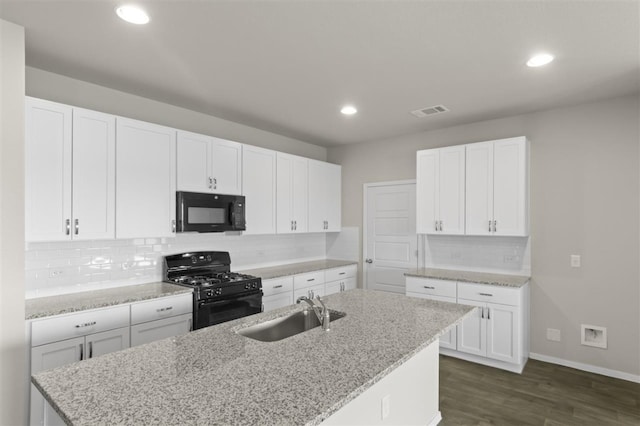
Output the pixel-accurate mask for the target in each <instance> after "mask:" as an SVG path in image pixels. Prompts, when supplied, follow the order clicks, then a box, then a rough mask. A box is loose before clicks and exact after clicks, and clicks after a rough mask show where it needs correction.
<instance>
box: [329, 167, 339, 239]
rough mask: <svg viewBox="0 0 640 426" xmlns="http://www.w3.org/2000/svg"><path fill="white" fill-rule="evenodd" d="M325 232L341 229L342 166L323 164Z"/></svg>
mask: <svg viewBox="0 0 640 426" xmlns="http://www.w3.org/2000/svg"><path fill="white" fill-rule="evenodd" d="M325 173H326V179H327V187H326V189H327V192H326V194H325V195H326V207H327V210H326V220H327V227H326V228H327V232H340V230H341V229H342V166H339V165H337V164H330V163H325Z"/></svg>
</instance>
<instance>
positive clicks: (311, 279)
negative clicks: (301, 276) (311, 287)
mask: <svg viewBox="0 0 640 426" xmlns="http://www.w3.org/2000/svg"><path fill="white" fill-rule="evenodd" d="M315 280H316V279H315V278H309V279H308V280H307V282H309V283H310V282H311V281H315Z"/></svg>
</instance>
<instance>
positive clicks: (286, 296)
mask: <svg viewBox="0 0 640 426" xmlns="http://www.w3.org/2000/svg"><path fill="white" fill-rule="evenodd" d="M289 305H293V295H292V293H291V292H288V293H281V294H274V295H273V296H266V297H263V298H262V311H263V312H269V311H273V310H274V309H278V308H284V307H285V306H289Z"/></svg>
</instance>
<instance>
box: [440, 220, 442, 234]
mask: <svg viewBox="0 0 640 426" xmlns="http://www.w3.org/2000/svg"><path fill="white" fill-rule="evenodd" d="M440 232H442V221H440Z"/></svg>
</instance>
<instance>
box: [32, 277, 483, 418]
mask: <svg viewBox="0 0 640 426" xmlns="http://www.w3.org/2000/svg"><path fill="white" fill-rule="evenodd" d="M323 300H325V303H326V304H327V306H328V307H329V308H330V309H332V310H336V311H340V312H344V313H346V316H345V317H344V318H341V319H338V320H336V321H334V322H332V323H331V330H330V331H328V332H326V331H324V330H322V328H321V327H317V328H315V329H312V330H309V331H306V332H303V333H300V334H297V335H295V336H292V337H289V338H286V339H283V340H280V341H276V342H260V341H256V340H253V339H250V338H247V337H244V336H242V335H239V334H237V333H236V332H237V331H238V330H240V329H242V328H245V327H248V326H251V325H254V324H257V323H261V322H263V321H267V320H269V319H273V318H277V317H279V316H283V315H286V314H288V313H291V312H292V311H295V310H301V309H302V306H289V307H285V308H281V309H279V310H276V311H272V312H268V313H263V314H258V315H253V316H250V317H245V318H241V319H238V320H235V321H230V322H227V323H223V324H219V325H217V326H213V327H209V328H205V329H200V330H197V331H195V332H192V333H189V334H187V335H183V336H179V337H175V338H170V339H165V340H161V341H157V342H153V343H149V344H146V345H143V346H138V347H135V348H130V349H127V350H124V351H120V352H116V353H111V354H107V355H104V356H101V357H99V358H94V359H90V360H87V361H83V362H81V363H76V364H73V365H69V366H65V367H61V368H58V369H54V370H50V371H45V372H41V373H38V374H35V375H34V376H33V378H32V381H33V383H34V384H35V386H36V387H37V388H38V389H39V390H40V391H41V392H42V393H43V395H44V396H45V398H46V399H47V400H48V401H49V402H50V403H51V405H52V406H53V407H54V409H55V410H56V411H57V412H58V413H59V414H60V416H61V417H62V418H63V419H64V420H65V421H66V422H67V423H68V424H73V425H89V424H278V425H289V424H290V425H294V424H295V425H298V424H311V425H314V424H320V423H322V422H323V421H327V423H332V422H334V421H335V423H339V422H343V421H345V419H348V418H349V411H353V408H351V409H350V408H349V407H350V406H351V407H354V408H356V409H357V408H358V404H359V403H360V402H362V401H363V400H367V399H371V395H370V391H371V390H373V389H374V388H376V387H378V388H379V387H380V386H385V383H386V381H388V380H390V379H393V378H394V376H396V375H397V372H398V371H404V370H406V369H407V368H408V367H411V368H413V367H412V366H414V364H416V363H417V362H418V361H421V360H422V359H423V357H424V356H428V357H429V360H430V361H429V365H430V366H431V367H430V369H431V370H430V371H431V373H434V368H435V379H433V380H428V381H427V382H425V383H422V382H420V381H419V380H413V382H415V383H413V386H416V387H419V388H421V389H423V390H424V394H425V395H429V398H431V400H432V402H433V400H434V398H435V412H433V413H428V414H425V415H428V416H429V417H427V418H423V419H421V423H422V424H429V423H430V422H431V421H433V420H436V421H437V416H438V415H439V413H438V411H437V394H438V383H437V363H438V358H437V342H438V337H439V336H440V335H442V334H443V333H445V332H447V331H448V330H449V329H450V328H451V327H453V326H454V325H455V324H456V323H458V322H460V321H461V320H463V319H464V318H465V317H466V316H467V315H469V313H470V312H471V311H473V310H474V309H475V308H474V307H471V306H464V305H456V304H451V303H445V302H437V301H431V300H423V299H417V298H411V297H406V296H403V295H395V294H388V293H381V292H374V291H367V290H360V289H356V290H351V291H347V292H343V293H338V294H334V295H331V296H328V297H326V298H324V299H323ZM419 364H421V365H422V364H424V363H423V362H420V363H419ZM418 367H420V366H419V365H418ZM423 367H424V365H423ZM406 373H407V371H404V373H403V374H404V376H406ZM409 373H410V371H409ZM392 385H394V386H396V387H397V385H398V384H397V383H395V384H393V383H392ZM382 390H383V391H384V389H382ZM378 391H380V389H378ZM383 393H384V392H383ZM389 393H390V395H391V396H392V397H394V394H393V390H389ZM367 395H369V397H368V398H367ZM398 398H399V397H396V400H395V401H394V402H393V404H392V405H391V414H395V413H396V412H397V411H398V410H397V409H396V410H395V411H393V410H394V407H399V406H401V404H400V400H399V399H398ZM365 402H366V401H365ZM376 402H377V404H376V406H375V410H374V412H375V413H376V416H377V418H378V419H380V405H379V404H380V399H378V400H377V401H376ZM387 403H388V401H387ZM354 404H355V405H354ZM418 404H420V401H418ZM383 405H384V401H383ZM419 408H420V407H416V409H419ZM367 411H371V410H367ZM344 412H347V417H339V416H341V415H342V414H341V413H344ZM392 418H393V417H389V418H388V419H387V420H390V419H392Z"/></svg>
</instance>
